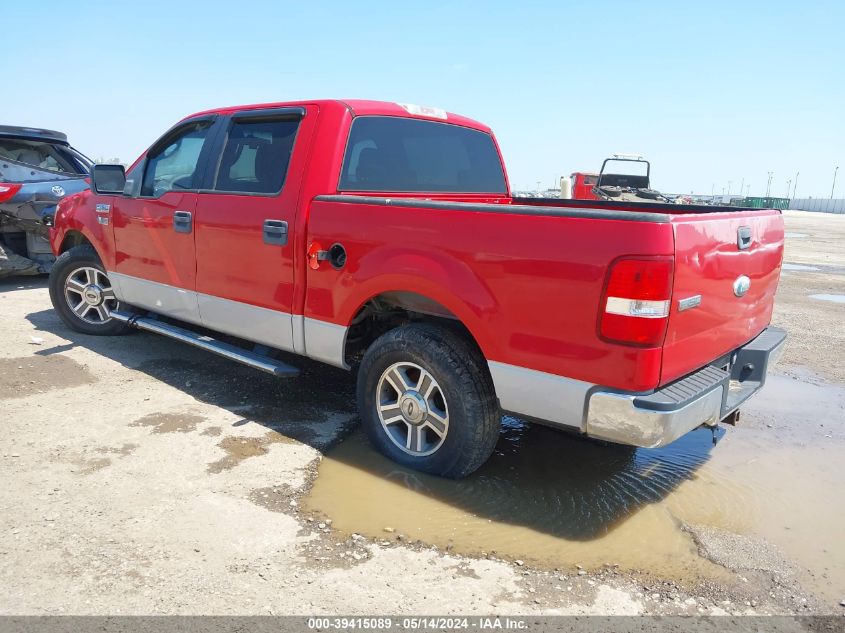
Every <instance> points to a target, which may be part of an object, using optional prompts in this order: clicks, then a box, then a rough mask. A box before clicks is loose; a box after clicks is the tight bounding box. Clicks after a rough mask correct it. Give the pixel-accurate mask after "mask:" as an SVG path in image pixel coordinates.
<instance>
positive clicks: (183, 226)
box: [173, 211, 194, 233]
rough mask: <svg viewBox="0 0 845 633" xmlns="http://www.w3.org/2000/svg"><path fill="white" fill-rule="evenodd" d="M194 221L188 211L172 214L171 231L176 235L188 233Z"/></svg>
mask: <svg viewBox="0 0 845 633" xmlns="http://www.w3.org/2000/svg"><path fill="white" fill-rule="evenodd" d="M193 225H194V221H193V216H192V215H191V212H190V211H174V212H173V230H174V231H176V232H177V233H190V232H191V230H192V229H193Z"/></svg>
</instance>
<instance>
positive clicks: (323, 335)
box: [303, 317, 349, 369]
mask: <svg viewBox="0 0 845 633" xmlns="http://www.w3.org/2000/svg"><path fill="white" fill-rule="evenodd" d="M303 331H304V342H305V356H307V357H308V358H313V359H314V360H321V361H323V362H324V363H328V364H329V365H334V366H335V367H342V368H343V369H349V365H348V364H347V363H346V359H345V358H344V351H345V349H346V333H347V332H348V331H349V328H347V327H344V326H342V325H337V324H336V323H329V322H328V321H320V320H319V319H309V318H308V317H305V318H304V319H303Z"/></svg>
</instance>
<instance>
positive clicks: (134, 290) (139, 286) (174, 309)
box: [107, 271, 202, 325]
mask: <svg viewBox="0 0 845 633" xmlns="http://www.w3.org/2000/svg"><path fill="white" fill-rule="evenodd" d="M107 274H108V277H109V280H110V281H111V283H112V288H114V294H115V295H116V296H117V298H118V300H119V301H121V302H122V303H128V304H131V305H133V306H137V307H139V308H144V309H146V310H150V311H151V312H156V313H158V314H163V315H165V316H169V317H172V318H174V319H179V320H180V321H187V322H188V323H193V324H195V325H202V319H201V318H200V312H199V306H198V304H197V293H196V292H194V291H193V290H185V289H184V288H177V287H176V286H171V285H169V284H163V283H159V282H157V281H149V280H148V279H140V278H139V277H132V276H130V275H124V274H122V273H116V272H112V271H108V272H107Z"/></svg>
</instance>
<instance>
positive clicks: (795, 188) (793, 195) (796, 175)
mask: <svg viewBox="0 0 845 633" xmlns="http://www.w3.org/2000/svg"><path fill="white" fill-rule="evenodd" d="M800 175H801V172H800V171H796V172H795V182H794V183H793V184H792V198H793V200H794V199H795V191H796V190H797V189H798V176H800Z"/></svg>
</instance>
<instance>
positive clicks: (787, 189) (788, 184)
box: [786, 178, 792, 198]
mask: <svg viewBox="0 0 845 633" xmlns="http://www.w3.org/2000/svg"><path fill="white" fill-rule="evenodd" d="M791 184H792V178H790V179H789V180H787V181H786V197H787V198H788V197H789V186H790V185H791Z"/></svg>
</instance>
